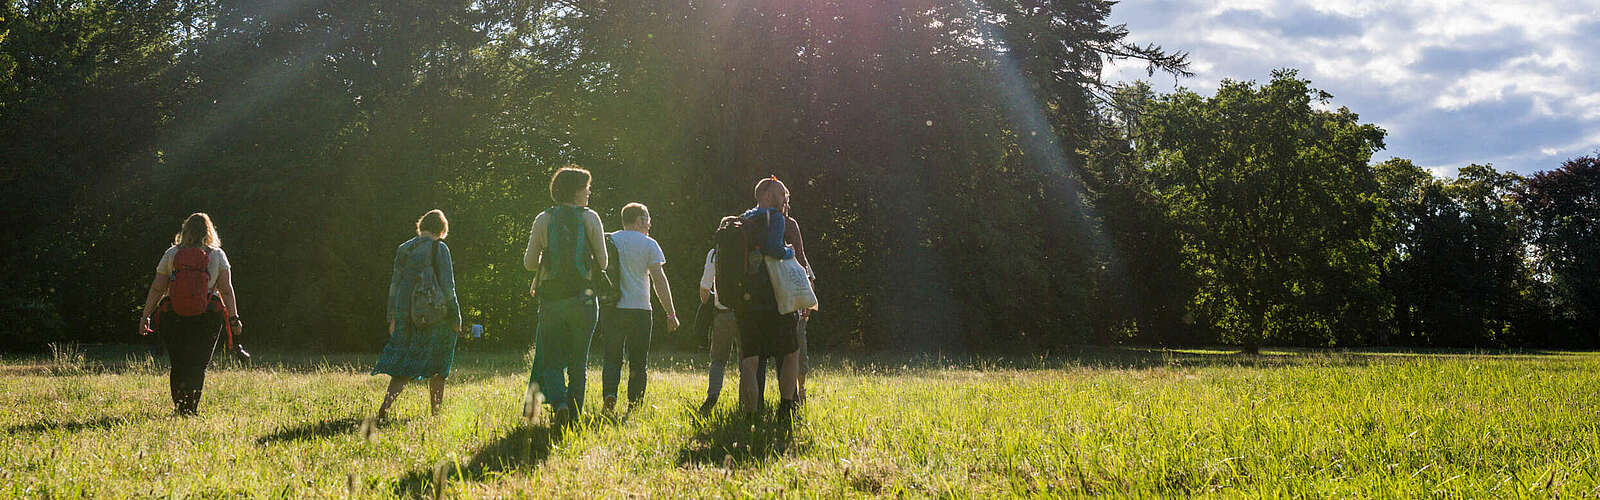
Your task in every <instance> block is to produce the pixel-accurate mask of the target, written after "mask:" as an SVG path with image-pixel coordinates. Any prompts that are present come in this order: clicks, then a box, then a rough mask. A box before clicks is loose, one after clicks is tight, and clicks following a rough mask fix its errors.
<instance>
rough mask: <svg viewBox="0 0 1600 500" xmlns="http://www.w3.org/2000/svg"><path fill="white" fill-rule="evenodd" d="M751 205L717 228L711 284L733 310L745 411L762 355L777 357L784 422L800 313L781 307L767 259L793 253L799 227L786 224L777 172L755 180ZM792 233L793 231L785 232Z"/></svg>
mask: <svg viewBox="0 0 1600 500" xmlns="http://www.w3.org/2000/svg"><path fill="white" fill-rule="evenodd" d="M755 197H756V207H755V208H752V209H750V210H747V211H745V212H744V213H743V214H742V215H740V216H739V217H738V218H736V219H732V218H725V219H724V220H723V222H722V223H721V225H720V226H719V227H718V228H717V233H716V254H717V259H716V262H715V266H716V272H715V274H716V278H715V281H716V289H717V293H718V295H719V297H721V298H722V302H723V303H724V304H726V305H728V306H729V307H730V308H732V309H733V311H734V317H735V319H736V321H737V323H738V326H739V349H740V360H739V374H740V376H739V385H740V400H741V401H742V402H743V403H744V407H745V408H744V409H745V411H747V412H753V411H755V410H756V406H757V405H759V404H760V402H761V399H762V395H761V388H760V387H757V386H756V380H758V377H757V376H756V374H757V373H758V372H759V371H760V370H761V359H762V358H766V357H772V358H775V359H777V360H778V391H779V397H780V398H782V401H781V402H780V403H779V406H778V414H779V418H780V419H782V420H783V421H785V422H787V421H789V420H790V419H791V418H792V417H793V414H794V412H795V410H796V409H797V408H796V405H797V404H798V393H799V372H800V359H799V353H798V351H799V339H798V338H797V337H798V335H797V334H798V332H797V323H796V322H797V321H798V319H799V318H798V316H799V313H798V312H796V313H788V314H784V313H782V312H780V310H779V307H778V301H777V296H776V293H775V292H774V290H773V282H772V281H771V278H770V277H769V274H768V270H767V263H766V259H767V258H768V257H770V258H773V259H778V260H786V259H793V258H795V253H794V250H795V246H797V245H793V244H791V243H788V241H795V242H796V243H798V236H799V235H798V228H795V227H793V225H791V224H789V223H788V221H789V219H788V217H787V216H786V215H785V214H784V213H783V209H782V207H784V206H785V205H786V204H787V203H788V202H789V189H788V187H786V186H784V184H783V182H782V181H779V180H778V178H777V177H768V178H766V179H762V180H760V181H759V182H757V183H756V187H755ZM791 234H793V235H792V236H790V235H791Z"/></svg>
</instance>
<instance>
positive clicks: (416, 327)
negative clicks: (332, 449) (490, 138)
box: [372, 210, 461, 421]
mask: <svg viewBox="0 0 1600 500" xmlns="http://www.w3.org/2000/svg"><path fill="white" fill-rule="evenodd" d="M449 234H450V221H449V220H448V219H445V217H444V212H443V211H440V210H431V211H429V212H428V213H426V214H423V215H422V218H420V219H417V236H416V237H414V238H411V239H409V240H406V242H405V243H401V244H400V247H399V248H398V249H397V250H395V255H394V274H393V275H392V277H391V278H389V318H388V319H389V342H388V344H386V345H384V346H383V354H381V355H379V356H378V364H377V366H375V367H373V369H372V374H373V375H377V374H380V373H383V374H388V375H389V389H388V391H387V392H385V393H384V395H383V403H382V404H380V405H379V406H378V416H377V420H379V421H383V420H387V419H388V418H389V406H390V405H392V404H394V400H395V398H398V397H399V396H400V390H401V389H404V388H405V386H406V382H408V381H411V380H427V381H428V412H429V413H430V414H433V415H438V414H439V405H440V404H441V403H443V402H444V379H445V377H448V376H450V365H451V364H453V363H454V362H455V357H456V337H457V336H459V335H460V334H461V306H460V304H459V303H458V302H457V301H456V277H455V265H454V261H453V260H452V259H451V258H450V247H449V246H447V245H445V244H444V239H445V237H446V236H449Z"/></svg>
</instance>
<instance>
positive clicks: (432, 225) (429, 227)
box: [417, 208, 450, 240]
mask: <svg viewBox="0 0 1600 500" xmlns="http://www.w3.org/2000/svg"><path fill="white" fill-rule="evenodd" d="M423 231H427V232H430V233H433V235H434V236H438V237H439V239H441V240H442V239H444V237H445V236H449V235H450V220H449V219H446V218H444V211H443V210H439V209H437V208H435V209H433V210H429V211H428V213H425V214H422V218H420V219H417V234H422V232H423Z"/></svg>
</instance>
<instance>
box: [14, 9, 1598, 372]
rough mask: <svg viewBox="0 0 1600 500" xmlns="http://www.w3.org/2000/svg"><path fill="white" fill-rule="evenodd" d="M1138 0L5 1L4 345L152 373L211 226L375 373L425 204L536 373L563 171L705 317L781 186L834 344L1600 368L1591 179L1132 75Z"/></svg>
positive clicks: (1297, 98) (254, 313) (1169, 58)
mask: <svg viewBox="0 0 1600 500" xmlns="http://www.w3.org/2000/svg"><path fill="white" fill-rule="evenodd" d="M1114 6H1115V2H1111V1H1105V0H1050V1H1020V0H973V1H963V2H941V1H929V0H909V1H896V2H859V1H843V0H807V1H793V0H753V1H743V2H700V1H688V2H685V1H644V0H636V1H620V2H568V1H553V0H474V1H457V0H446V1H431V2H416V1H395V0H382V1H376V2H370V1H360V2H357V1H349V0H320V1H319V0H293V1H269V2H259V1H239V0H196V1H178V0H159V1H157V0H145V1H108V0H98V1H96V0H89V1H74V2H67V1H60V0H55V1H51V0H29V1H22V2H7V3H5V4H4V5H3V6H0V26H3V27H0V150H3V151H4V152H5V157H6V162H5V164H4V165H3V166H0V179H4V181H5V182H4V185H3V187H0V204H4V214H5V215H4V218H5V219H4V221H5V222H6V223H7V225H8V226H9V227H13V228H20V229H21V231H18V232H17V233H16V234H15V236H14V237H13V238H8V239H5V240H4V242H3V243H0V245H3V247H0V249H3V251H4V258H3V260H0V265H3V269H4V270H5V272H6V275H7V276H10V277H13V278H12V279H8V280H7V281H6V282H4V284H0V308H3V309H0V310H3V312H5V314H6V316H7V317H11V318H16V319H15V320H14V321H13V322H12V324H10V325H8V326H7V327H6V328H3V329H0V342H3V344H0V349H8V348H28V347H32V346H37V345H41V344H42V343H44V342H50V341H92V342H130V341H138V339H137V338H136V337H135V336H134V328H133V326H134V324H135V316H136V315H137V314H138V310H139V307H140V305H141V302H140V301H141V299H142V297H143V293H144V289H145V287H147V286H148V283H149V281H150V279H151V276H152V270H153V268H154V266H155V263H156V258H157V257H158V256H159V255H160V251H161V250H162V249H163V248H165V246H166V245H167V244H168V243H169V238H170V235H171V234H172V233H174V232H176V231H177V228H178V225H179V223H180V222H181V220H182V218H183V217H184V216H185V215H187V214H188V213H190V212H194V211H204V212H208V213H210V214H211V215H212V216H213V217H214V218H215V219H216V220H217V222H218V225H219V230H220V231H221V233H222V236H223V240H224V241H225V242H226V245H225V248H226V249H227V250H228V252H229V257H230V260H231V261H232V263H233V264H234V266H235V271H234V279H235V282H236V283H237V288H238V290H239V296H240V306H241V309H243V310H244V311H243V312H245V313H247V315H248V316H249V317H250V318H251V322H250V323H251V333H250V335H251V336H252V337H253V339H252V341H253V342H257V343H264V344H269V345H272V346H280V347H286V348H320V349H334V350H370V349H373V348H374V347H375V346H376V345H379V344H381V343H382V341H383V340H384V335H383V331H384V330H383V326H382V321H381V319H382V317H383V310H384V305H383V297H384V294H385V292H386V290H387V286H386V285H387V281H388V279H389V276H388V273H389V272H390V262H391V261H390V257H391V255H390V253H391V252H392V251H393V250H394V247H395V245H397V244H398V243H400V242H402V241H404V240H405V239H407V238H408V237H410V236H411V232H412V228H413V223H414V221H415V220H416V217H418V216H420V215H421V214H422V213H423V212H425V211H427V210H428V209H432V208H440V209H443V210H444V211H445V212H446V213H447V214H448V216H449V217H450V221H451V224H452V229H451V236H450V238H449V240H448V241H449V242H450V244H451V246H452V250H453V254H454V255H455V258H456V272H457V283H458V284H459V285H458V286H459V293H460V294H461V302H462V305H463V308H464V312H465V314H466V316H467V319H468V321H469V322H474V323H482V324H485V325H486V326H487V327H488V329H489V331H490V333H491V335H492V336H493V338H495V339H497V340H495V342H503V343H505V345H507V346H525V345H526V344H527V339H528V337H529V336H531V334H532V330H533V324H534V323H533V321H534V317H533V314H534V311H533V308H532V307H531V305H530V304H529V299H528V298H527V295H526V292H525V291H526V289H527V283H528V280H529V279H530V273H528V272H527V271H525V270H523V269H522V266H521V251H522V248H523V244H524V242H525V241H526V238H527V235H528V231H529V228H530V226H531V223H532V220H533V216H534V215H536V214H537V213H538V212H539V211H540V210H541V209H543V208H544V207H545V206H547V205H548V204H549V200H548V196H547V195H546V192H545V186H546V182H547V181H548V176H549V175H550V173H551V172H552V171H554V169H556V168H558V167H560V166H563V165H567V164H577V165H580V166H583V167H585V168H588V169H590V170H591V171H593V172H594V174H595V186H594V194H593V196H592V198H591V205H592V206H593V207H594V208H595V209H596V210H598V211H599V212H600V213H601V214H602V217H603V219H604V220H605V222H606V225H607V227H608V229H615V228H617V227H618V226H620V221H619V220H618V217H617V216H618V211H619V210H620V208H621V207H622V205H624V204H625V203H628V202H631V201H638V202H642V203H645V204H647V205H649V206H650V207H651V212H652V215H653V219H654V222H655V224H654V225H655V230H654V233H655V234H654V236H655V237H656V238H657V239H658V240H659V241H660V242H661V244H662V246H663V248H664V249H665V250H666V253H667V260H668V262H669V263H668V265H667V269H668V273H669V275H670V276H671V278H672V281H673V283H674V286H675V288H676V289H677V290H675V291H676V292H678V293H675V294H674V295H675V296H677V297H680V298H682V297H694V296H696V294H695V293H693V291H692V288H693V287H694V286H695V284H696V283H697V281H698V279H697V278H698V276H699V272H700V263H701V262H702V259H703V256H704V255H705V252H706V250H707V249H708V248H709V246H710V236H711V233H712V230H713V229H714V227H715V224H716V222H717V220H718V218H719V217H720V216H722V215H727V214H731V213H735V212H737V211H739V210H742V209H744V208H747V207H748V206H750V205H751V204H752V203H753V199H752V198H751V191H750V190H751V187H752V186H753V184H754V182H755V180H756V179H758V178H761V177H765V176H768V175H776V176H778V177H779V178H782V179H784V180H785V181H786V182H788V184H789V186H790V188H791V190H792V191H793V193H794V198H793V209H792V213H793V215H794V217H795V218H796V219H797V220H798V221H799V222H800V224H801V226H802V227H803V228H804V232H805V235H806V240H807V253H808V256H809V257H810V260H811V261H812V265H813V266H814V267H815V268H816V270H817V274H818V275H819V279H818V281H817V291H818V294H819V296H820V298H821V302H822V308H823V309H822V311H821V312H819V313H818V314H817V316H816V318H815V319H814V321H813V324H812V327H811V329H810V330H811V341H812V344H813V345H815V346H818V348H820V349H848V350H905V351H941V350H942V351H979V350H1019V349H1027V350H1032V351H1038V350H1050V349H1060V348H1064V347H1066V346H1069V345H1073V344H1082V343H1090V342H1140V343H1157V344H1174V343H1211V342H1227V343H1236V344H1240V345H1246V346H1252V345H1258V344H1260V343H1263V342H1272V343H1290V344H1306V345H1358V344H1372V343H1408V344H1427V345H1482V346H1489V345H1532V344H1539V345H1556V344H1560V345H1571V344H1587V343H1592V342H1594V341H1595V340H1596V339H1595V337H1596V335H1594V334H1595V333H1597V329H1596V327H1595V325H1596V322H1597V321H1600V320H1597V319H1596V313H1595V311H1596V310H1600V309H1597V307H1596V305H1595V304H1594V303H1593V300H1592V299H1591V297H1594V296H1596V294H1593V293H1588V292H1589V291H1592V290H1593V289H1594V281H1595V279H1596V278H1595V276H1596V272H1595V269H1594V266H1593V265H1592V263H1593V262H1595V261H1596V259H1595V258H1594V248H1592V247H1593V244H1591V243H1589V242H1590V241H1593V239H1594V238H1592V237H1589V238H1587V239H1585V235H1592V233H1593V228H1592V227H1588V228H1587V229H1585V226H1584V225H1583V224H1584V223H1586V222H1587V223H1589V225H1590V226H1592V225H1593V224H1592V222H1590V221H1593V220H1596V219H1595V217H1593V216H1592V214H1593V213H1594V210H1595V209H1594V207H1595V204H1594V203H1593V200H1594V199H1596V194H1595V191H1596V189H1597V187H1596V184H1595V183H1593V182H1590V181H1588V180H1585V179H1592V178H1593V177H1594V175H1593V174H1592V171H1593V170H1594V168H1593V163H1594V160H1593V159H1592V158H1590V159H1576V160H1574V161H1573V162H1569V164H1568V165H1567V166H1564V167H1563V168H1562V169H1561V170H1558V171H1553V172H1552V173H1550V174H1549V175H1545V174H1540V175H1537V176H1534V177H1533V178H1531V180H1528V179H1523V178H1522V177H1520V176H1517V175H1514V174H1510V173H1504V172H1499V171H1496V170H1494V169H1493V168H1492V167H1488V166H1483V167H1477V166H1474V167H1468V168H1464V169H1462V172H1463V173H1462V174H1461V175H1460V176H1459V177H1457V178H1455V179H1435V178H1433V177H1432V176H1430V175H1427V174H1426V172H1423V171H1421V170H1420V169H1418V168H1416V167H1414V166H1411V165H1410V164H1409V163H1408V162H1405V161H1404V160H1391V161H1388V162H1384V163H1377V164H1374V163H1372V156H1373V155H1374V154H1375V153H1376V152H1377V151H1379V150H1381V149H1382V146H1383V138H1384V132H1383V131H1382V130H1381V129H1379V128H1378V127H1376V126H1373V125H1371V124H1364V123H1361V122H1360V120H1359V117H1358V115H1356V114H1355V113H1354V112H1352V111H1350V110H1347V109H1343V108H1340V109H1335V110H1330V109H1328V103H1330V102H1331V100H1330V99H1331V96H1329V95H1327V94H1326V93H1324V92H1321V91H1319V90H1316V89H1315V88H1313V87H1312V86H1311V82H1308V81H1306V80H1303V79H1300V78H1299V77H1298V76H1297V75H1296V74H1295V73H1294V72H1293V71H1289V70H1285V71H1281V72H1277V73H1274V74H1273V75H1271V80H1270V81H1268V82H1267V83H1264V84H1257V83H1253V82H1228V83H1225V84H1224V85H1223V86H1222V88H1221V89H1219V90H1218V92H1217V93H1216V95H1214V96H1209V97H1207V96H1201V95H1198V94H1195V93H1193V92H1189V91H1179V92H1176V93H1172V94H1167V95H1156V94H1155V93H1153V92H1151V91H1150V90H1149V87H1148V86H1144V85H1141V84H1138V83H1132V84H1126V85H1124V84H1120V83H1117V82H1106V81H1104V79H1103V70H1104V68H1105V67H1106V65H1107V64H1108V63H1110V62H1112V61H1125V62H1132V63H1135V64H1144V65H1146V66H1147V67H1148V69H1149V70H1150V72H1151V73H1152V74H1154V73H1155V72H1166V73H1172V74H1177V75H1184V74H1187V73H1186V71H1187V63H1186V60H1187V59H1186V54H1184V53H1182V52H1173V51H1169V50H1167V49H1164V48H1161V47H1155V46H1147V45H1136V44H1133V43H1131V42H1129V41H1128V31H1127V29H1126V28H1125V27H1123V26H1119V25H1114V24H1110V21H1109V20H1108V19H1109V15H1110V12H1111V9H1113V8H1114ZM1585 162H1587V163H1585ZM1585 168H1587V169H1588V170H1584V169H1585ZM1560 172H1569V173H1566V174H1562V173H1560ZM1574 200H1576V201H1574ZM1582 200H1588V202H1584V201H1582ZM1585 217H1587V218H1585ZM1584 231H1588V232H1584ZM1586 266H1587V267H1586ZM1443 270H1449V271H1450V272H1451V273H1455V274H1450V273H1445V272H1443ZM1586 283H1587V284H1586ZM1585 287H1587V288H1585ZM680 300H681V299H680ZM1574 311H1575V312H1574ZM1583 332H1587V333H1583ZM662 342H667V343H673V344H676V345H678V346H681V347H690V346H694V345H696V344H697V343H698V342H701V340H700V339H694V338H687V337H683V336H679V337H669V338H665V339H663V340H662Z"/></svg>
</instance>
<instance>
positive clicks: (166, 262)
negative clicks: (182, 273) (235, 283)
mask: <svg viewBox="0 0 1600 500" xmlns="http://www.w3.org/2000/svg"><path fill="white" fill-rule="evenodd" d="M175 255H178V247H177V245H173V246H172V247H171V248H168V249H167V253H164V254H161V262H159V263H157V264H156V274H172V257H173V256H175ZM206 268H207V269H206V272H207V274H210V275H211V282H210V283H207V284H206V286H208V287H210V288H211V289H213V290H215V289H216V288H217V276H218V275H220V274H222V270H223V269H232V266H229V265H228V254H226V253H223V252H222V249H221V248H213V249H211V260H210V261H209V262H207V263H206Z"/></svg>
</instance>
